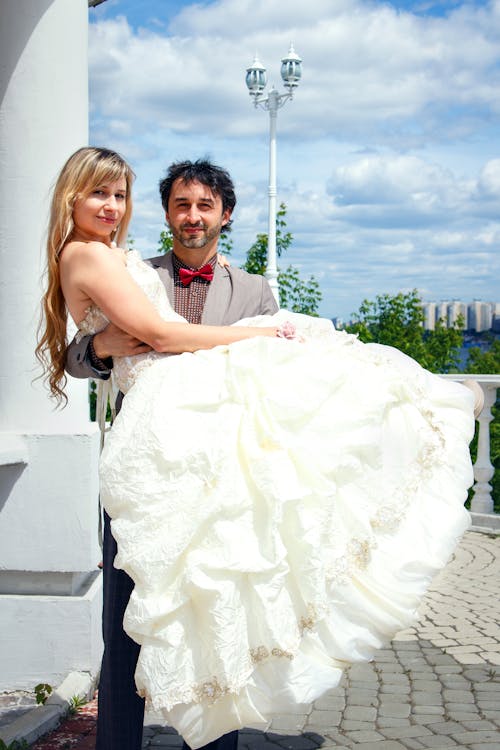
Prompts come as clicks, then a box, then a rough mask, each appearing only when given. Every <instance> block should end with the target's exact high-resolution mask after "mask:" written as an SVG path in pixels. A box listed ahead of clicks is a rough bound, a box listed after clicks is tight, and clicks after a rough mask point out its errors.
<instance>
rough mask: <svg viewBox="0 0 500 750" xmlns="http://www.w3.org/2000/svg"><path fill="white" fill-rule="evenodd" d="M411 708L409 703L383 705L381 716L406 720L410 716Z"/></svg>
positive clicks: (380, 711) (380, 709)
mask: <svg viewBox="0 0 500 750" xmlns="http://www.w3.org/2000/svg"><path fill="white" fill-rule="evenodd" d="M410 712H411V706H410V705H409V704H407V703H383V704H382V705H381V706H380V708H379V714H380V716H392V717H394V718H396V719H398V718H400V719H405V718H407V717H408V716H409V715H410Z"/></svg>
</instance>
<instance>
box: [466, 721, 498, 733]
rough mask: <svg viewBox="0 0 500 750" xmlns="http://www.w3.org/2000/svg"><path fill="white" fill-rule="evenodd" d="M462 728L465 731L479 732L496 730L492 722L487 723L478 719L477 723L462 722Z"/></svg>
mask: <svg viewBox="0 0 500 750" xmlns="http://www.w3.org/2000/svg"><path fill="white" fill-rule="evenodd" d="M461 724H462V726H463V727H465V729H471V730H474V731H477V730H479V729H492V730H495V729H496V726H495V724H494V723H493V722H492V721H486V719H477V721H462V722H461Z"/></svg>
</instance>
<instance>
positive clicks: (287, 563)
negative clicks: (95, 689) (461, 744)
mask: <svg viewBox="0 0 500 750" xmlns="http://www.w3.org/2000/svg"><path fill="white" fill-rule="evenodd" d="M131 181H132V175H131V171H130V168H129V167H128V166H127V165H126V164H125V163H124V162H123V160H122V159H121V157H119V156H118V155H116V154H114V153H113V152H109V151H105V150H95V149H81V150H80V151H79V152H77V153H76V154H75V155H74V156H73V157H71V158H70V160H69V161H68V163H67V164H66V166H65V167H64V168H63V171H62V173H61V175H60V178H59V180H58V183H57V185H56V189H55V192H54V199H53V206H52V218H51V224H50V229H49V241H48V254H49V258H48V262H49V288H48V292H47V295H46V297H45V311H46V321H47V322H46V330H45V333H44V335H43V337H42V339H41V342H40V345H39V349H38V350H39V354H40V355H43V353H44V352H47V351H48V352H49V355H50V361H49V384H50V386H51V390H52V393H53V394H55V395H56V396H59V397H61V396H62V395H63V390H62V379H63V369H62V368H63V361H62V355H63V352H64V350H65V308H64V305H65V304H66V305H67V307H68V309H69V311H70V313H71V315H72V317H73V318H74V320H75V321H76V322H77V323H78V326H79V329H80V332H81V334H82V335H83V334H86V333H94V332H95V331H97V330H100V328H102V327H104V325H106V323H107V321H108V320H111V321H112V322H114V323H116V324H117V325H119V326H120V327H121V328H123V329H124V330H126V331H128V332H129V333H131V334H132V335H134V336H136V337H138V338H139V339H140V340H142V341H146V342H147V343H149V344H150V345H151V346H152V347H153V348H154V349H155V350H156V352H154V353H152V354H146V355H141V356H139V357H129V358H124V359H122V360H117V361H115V364H114V368H113V373H114V377H115V379H116V385H117V387H119V388H120V389H121V390H122V391H124V392H126V394H127V395H126V398H125V399H124V404H123V407H122V410H121V412H120V414H119V416H118V418H117V419H116V422H115V423H114V425H113V429H112V431H111V432H110V434H109V437H108V438H107V440H106V445H105V447H104V451H103V454H102V459H101V469H100V472H101V496H102V500H103V504H104V507H105V508H106V510H107V511H108V513H109V514H110V516H111V518H112V519H113V522H112V528H113V535H114V537H115V538H116V540H117V542H118V555H117V558H116V561H115V565H116V566H117V567H121V568H123V569H124V570H126V571H127V573H128V574H129V575H130V576H131V578H132V579H133V580H134V583H135V589H134V591H133V593H132V596H131V599H130V602H129V606H128V608H127V613H126V617H125V621H124V626H125V629H126V630H127V632H128V633H129V635H130V636H131V637H132V638H133V639H134V640H135V641H137V642H138V643H139V644H141V653H140V656H139V661H138V665H137V670H136V685H137V688H138V691H139V693H140V694H141V695H144V696H145V697H146V699H147V700H148V701H149V702H150V704H151V705H152V707H153V708H154V709H155V710H156V711H163V712H164V714H165V717H166V718H167V720H168V721H169V723H171V724H173V725H174V726H175V727H176V728H177V729H178V731H179V732H180V734H182V736H183V737H184V739H185V740H186V741H187V742H188V744H189V745H190V746H191V747H194V748H196V747H199V746H201V745H204V744H206V743H208V742H210V741H211V740H213V739H215V738H216V737H218V736H220V735H222V734H224V733H226V732H228V731H230V730H232V729H235V728H238V727H241V726H254V727H264V726H265V725H266V724H267V723H268V721H269V719H270V717H271V716H272V715H273V713H276V712H280V711H287V710H289V708H290V706H291V705H293V704H300V703H308V702H311V701H312V700H314V699H315V698H317V697H318V696H319V695H320V694H321V693H323V692H324V691H326V690H328V689H329V688H331V687H334V686H335V685H336V684H337V683H338V681H339V679H340V676H341V673H342V669H343V668H344V667H345V665H346V664H347V663H350V662H353V661H359V660H364V659H369V658H371V656H372V654H373V652H374V650H375V649H376V648H378V647H380V646H382V645H383V644H384V643H385V642H387V641H388V640H390V638H391V637H392V636H393V635H394V634H395V633H396V632H397V631H398V630H400V629H402V628H404V627H406V626H408V625H410V624H411V623H412V622H413V621H414V619H415V611H416V607H417V605H418V602H419V599H420V597H421V596H422V594H423V593H424V591H425V589H426V586H427V585H428V583H429V581H430V580H431V578H432V576H433V574H434V573H435V572H436V571H437V570H439V569H440V568H441V567H442V566H443V565H444V564H445V563H446V561H447V559H448V557H449V555H450V553H451V552H452V550H453V548H454V546H455V544H456V542H457V540H458V538H459V537H460V536H461V534H462V533H463V531H464V530H465V529H466V528H467V527H468V524H469V519H468V514H467V512H466V511H465V510H464V507H463V502H464V500H465V498H466V494H467V488H468V486H469V485H470V484H471V482H472V471H471V465H470V456H469V451H468V443H469V440H470V439H471V437H472V433H473V414H472V406H473V405H472V401H473V399H472V395H471V394H470V392H469V391H468V390H467V389H465V388H463V387H462V386H460V385H458V384H456V383H450V382H449V381H444V380H443V379H441V378H439V377H438V376H435V375H432V374H430V373H427V372H426V371H424V370H422V368H420V367H419V366H418V365H417V364H416V363H415V362H413V361H412V360H410V359H409V358H408V357H405V356H404V355H403V354H401V353H400V352H398V351H396V350H394V349H391V348H390V347H383V346H378V345H364V344H361V343H360V342H359V341H357V339H356V338H355V337H353V336H349V335H347V334H343V333H338V332H335V331H334V330H333V328H332V326H331V324H330V323H329V321H321V320H317V319H313V318H308V317H306V316H300V315H293V314H291V313H286V314H285V315H283V314H278V315H277V316H273V317H271V318H258V319H253V320H249V321H242V323H245V324H246V325H241V326H240V325H238V326H234V327H233V326H232V327H229V328H227V327H221V328H217V327H204V326H189V325H188V324H187V323H186V322H183V321H182V319H180V318H179V316H177V315H176V314H175V313H174V312H173V311H172V309H171V307H170V304H169V302H168V300H167V298H166V295H165V292H164V289H163V286H162V284H161V282H160V281H159V279H158V277H157V274H156V272H155V271H153V270H152V269H150V268H149V267H148V266H146V265H145V264H143V263H142V261H141V260H140V258H139V257H138V255H137V253H127V254H124V253H123V251H121V250H120V249H118V248H115V247H114V245H113V240H114V239H116V240H117V242H118V244H119V243H120V241H121V240H122V238H123V237H124V236H126V225H127V221H128V218H129V217H130V211H131V198H130V191H131ZM101 193H104V194H105V204H106V207H107V208H106V209H104V207H101V203H100V201H101V197H100V196H101ZM287 319H291V320H292V321H293V323H294V324H295V325H296V327H297V328H298V331H299V334H300V336H301V338H302V339H303V342H299V341H283V340H282V339H280V338H279V337H277V336H276V333H277V330H278V328H279V327H280V326H282V325H283V321H284V320H287ZM270 323H275V326H274V327H269V324H270ZM260 326H263V327H260ZM211 347H215V348H211ZM162 352H168V353H169V354H177V355H178V356H175V357H173V356H169V357H166V356H164V355H162Z"/></svg>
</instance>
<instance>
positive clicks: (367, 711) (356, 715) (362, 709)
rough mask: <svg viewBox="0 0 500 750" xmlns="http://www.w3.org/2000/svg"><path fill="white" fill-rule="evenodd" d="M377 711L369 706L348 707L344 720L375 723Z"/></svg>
mask: <svg viewBox="0 0 500 750" xmlns="http://www.w3.org/2000/svg"><path fill="white" fill-rule="evenodd" d="M376 718H377V710H376V709H375V708H372V707H369V706H347V708H346V709H345V711H344V719H353V720H354V721H375V719H376Z"/></svg>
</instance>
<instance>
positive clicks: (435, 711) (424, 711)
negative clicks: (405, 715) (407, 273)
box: [412, 704, 445, 716]
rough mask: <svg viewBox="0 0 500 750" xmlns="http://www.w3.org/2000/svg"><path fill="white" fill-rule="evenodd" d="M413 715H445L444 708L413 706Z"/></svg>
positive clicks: (427, 705)
mask: <svg viewBox="0 0 500 750" xmlns="http://www.w3.org/2000/svg"><path fill="white" fill-rule="evenodd" d="M412 713H413V714H414V715H415V716H443V715H444V714H445V708H444V706H432V705H429V704H426V705H424V706H413V709H412Z"/></svg>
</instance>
